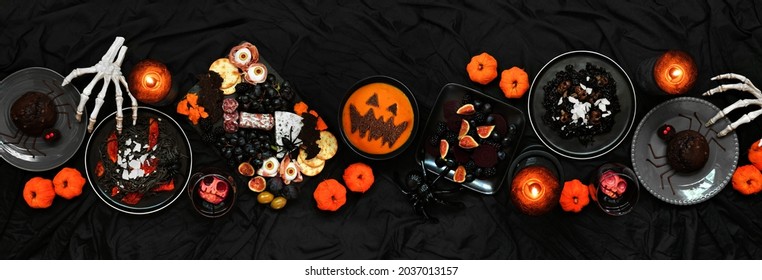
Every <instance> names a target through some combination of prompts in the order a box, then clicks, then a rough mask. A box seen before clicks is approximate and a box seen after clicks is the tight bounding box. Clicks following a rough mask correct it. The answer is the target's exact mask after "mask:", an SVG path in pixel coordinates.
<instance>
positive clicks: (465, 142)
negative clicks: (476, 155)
mask: <svg viewBox="0 0 762 280" xmlns="http://www.w3.org/2000/svg"><path fill="white" fill-rule="evenodd" d="M458 146H460V147H461V148H463V149H473V148H476V147H479V143H477V142H476V140H474V138H473V137H471V135H466V136H463V137H461V138H460V140H458Z"/></svg>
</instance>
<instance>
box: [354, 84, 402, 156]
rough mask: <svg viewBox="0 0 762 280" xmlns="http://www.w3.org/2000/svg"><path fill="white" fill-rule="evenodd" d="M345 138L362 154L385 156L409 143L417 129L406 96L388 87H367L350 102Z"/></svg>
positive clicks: (369, 85) (360, 90) (372, 85)
mask: <svg viewBox="0 0 762 280" xmlns="http://www.w3.org/2000/svg"><path fill="white" fill-rule="evenodd" d="M341 114H342V115H341V116H342V117H341V120H342V124H341V125H342V126H343V128H344V134H345V136H346V137H347V139H348V140H349V142H350V143H351V144H352V145H353V146H355V147H356V148H357V149H359V150H360V151H363V152H365V153H368V154H373V155H383V154H388V153H391V152H394V151H396V150H397V149H399V148H400V147H402V145H404V144H405V142H407V141H408V139H409V138H410V135H411V133H412V131H413V127H414V126H415V125H416V124H415V123H414V122H415V116H414V115H413V114H414V112H413V106H412V104H411V103H410V99H408V98H407V96H406V95H405V93H403V92H402V91H401V90H400V89H398V88H397V87H395V86H392V85H389V84H386V83H372V84H367V85H365V86H363V87H361V88H359V89H357V90H356V91H355V92H353V93H352V95H351V96H349V98H348V99H347V102H346V103H345V104H344V108H343V111H342V113H341Z"/></svg>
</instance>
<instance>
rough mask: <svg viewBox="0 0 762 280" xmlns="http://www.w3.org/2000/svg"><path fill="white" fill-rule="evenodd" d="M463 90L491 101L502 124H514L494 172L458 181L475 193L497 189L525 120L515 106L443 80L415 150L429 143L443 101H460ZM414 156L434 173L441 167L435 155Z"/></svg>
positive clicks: (440, 113) (451, 173)
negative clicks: (508, 144) (507, 148)
mask: <svg viewBox="0 0 762 280" xmlns="http://www.w3.org/2000/svg"><path fill="white" fill-rule="evenodd" d="M466 94H471V95H473V96H474V98H478V99H481V100H487V101H489V102H490V103H491V104H492V108H493V109H492V112H493V113H497V114H500V115H502V116H503V118H505V120H506V125H508V124H514V125H516V135H517V136H516V137H517V138H514V139H513V142H512V143H511V145H512V147H511V149H510V151H509V153H508V154H507V155H506V158H505V160H502V161H500V162H498V164H497V166H496V168H497V174H496V175H495V176H492V177H490V178H486V179H476V180H474V181H472V182H467V183H462V184H461V185H463V186H464V187H466V188H469V189H471V190H474V191H476V192H479V193H483V194H493V193H495V192H497V190H498V189H500V186H501V185H502V184H503V180H505V178H506V174H507V173H508V169H509V167H510V165H511V164H510V163H511V160H512V159H513V157H514V155H515V154H516V148H517V147H518V144H519V142H521V139H520V138H518V137H521V135H522V133H523V131H524V125H525V122H526V121H525V120H524V115H523V114H522V113H521V111H519V109H517V108H516V107H513V106H511V105H509V104H507V103H505V102H503V101H500V100H498V99H495V98H493V97H491V96H489V95H486V94H484V93H481V92H479V91H477V90H474V89H471V88H468V87H465V86H462V85H459V84H454V83H450V84H446V85H445V86H444V87H443V88H442V90H441V91H440V92H439V96H438V97H437V101H436V103H434V107H433V108H432V111H431V114H430V115H429V119H428V120H427V121H426V128H424V130H423V133H422V135H423V136H424V139H423V141H421V144H420V145H421V146H420V147H418V151H420V150H425V149H424V147H423V145H429V144H428V138H429V137H431V135H434V130H435V129H436V126H437V123H439V122H441V121H444V120H445V116H444V107H445V106H444V105H445V103H447V102H451V101H456V102H458V103H459V104H460V101H461V100H462V99H463V96H465V95H466ZM416 157H417V159H416V160H417V161H421V160H423V162H424V165H425V166H426V170H427V171H430V172H433V173H435V174H439V173H440V172H442V171H443V170H444V167H442V168H440V167H438V166H437V165H436V163H435V160H436V158H435V157H434V156H433V155H430V154H429V153H427V152H418V153H416ZM421 157H423V158H421ZM453 175H455V171H454V170H451V171H449V172H448V173H447V174H446V175H445V176H444V177H445V178H447V179H448V180H450V181H452V177H453Z"/></svg>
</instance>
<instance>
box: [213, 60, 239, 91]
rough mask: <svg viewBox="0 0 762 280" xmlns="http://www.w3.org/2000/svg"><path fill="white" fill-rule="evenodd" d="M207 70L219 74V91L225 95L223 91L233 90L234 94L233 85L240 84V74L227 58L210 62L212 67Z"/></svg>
mask: <svg viewBox="0 0 762 280" xmlns="http://www.w3.org/2000/svg"><path fill="white" fill-rule="evenodd" d="M209 70H210V71H214V72H215V73H217V74H220V77H222V85H221V86H220V89H221V90H223V92H226V93H227V91H225V89H228V88H233V92H235V85H236V84H238V83H239V82H241V72H239V71H238V67H235V65H233V63H231V62H230V60H229V59H227V58H220V59H217V60H215V61H214V62H212V65H211V66H209ZM231 93H232V92H231Z"/></svg>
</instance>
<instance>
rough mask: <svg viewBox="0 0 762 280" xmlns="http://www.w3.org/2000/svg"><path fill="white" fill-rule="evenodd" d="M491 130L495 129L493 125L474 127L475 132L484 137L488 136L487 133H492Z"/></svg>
mask: <svg viewBox="0 0 762 280" xmlns="http://www.w3.org/2000/svg"><path fill="white" fill-rule="evenodd" d="M493 130H495V126H494V125H483V126H479V127H476V134H477V135H479V137H480V138H482V139H484V138H487V137H489V135H490V134H492V131H493Z"/></svg>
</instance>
